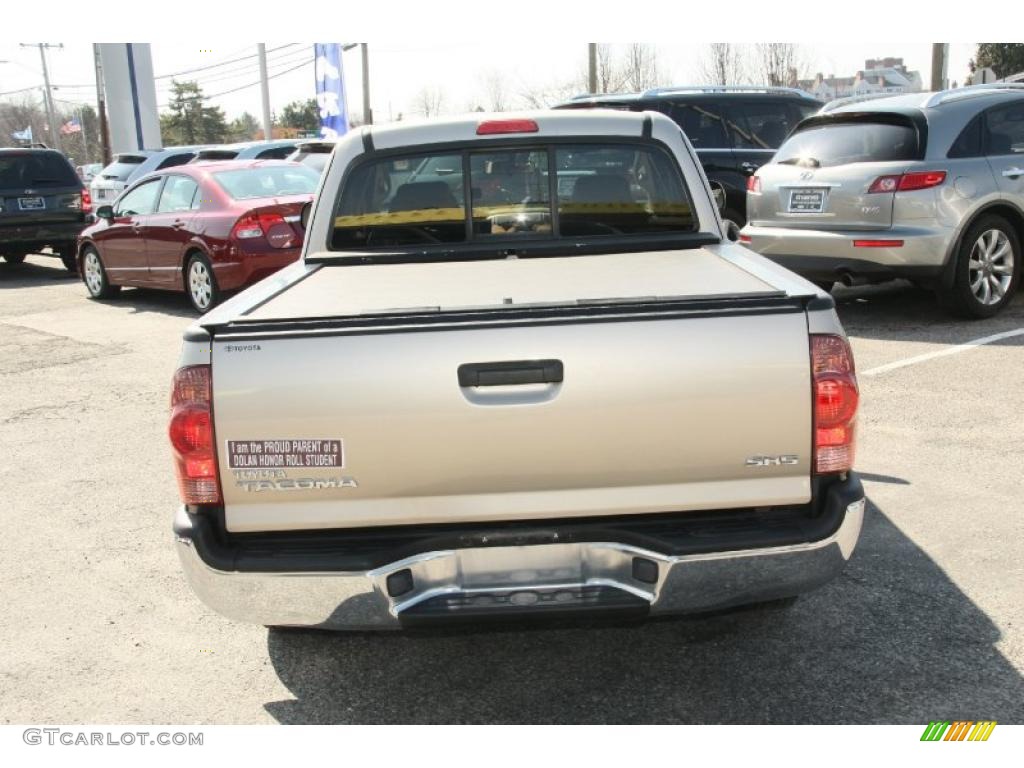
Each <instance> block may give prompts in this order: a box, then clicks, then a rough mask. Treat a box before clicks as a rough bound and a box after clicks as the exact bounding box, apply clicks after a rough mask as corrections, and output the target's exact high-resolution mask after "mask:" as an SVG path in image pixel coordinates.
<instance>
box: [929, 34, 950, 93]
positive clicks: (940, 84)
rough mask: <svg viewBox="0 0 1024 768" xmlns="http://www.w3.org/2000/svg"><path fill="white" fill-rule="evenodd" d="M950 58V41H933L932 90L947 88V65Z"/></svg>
mask: <svg viewBox="0 0 1024 768" xmlns="http://www.w3.org/2000/svg"><path fill="white" fill-rule="evenodd" d="M948 60H949V43H932V90H933V91H942V90H945V88H946V67H947V66H948Z"/></svg>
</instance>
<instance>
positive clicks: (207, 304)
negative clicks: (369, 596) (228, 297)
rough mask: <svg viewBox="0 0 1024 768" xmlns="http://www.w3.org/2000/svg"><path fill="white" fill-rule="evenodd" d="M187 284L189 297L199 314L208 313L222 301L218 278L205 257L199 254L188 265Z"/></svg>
mask: <svg viewBox="0 0 1024 768" xmlns="http://www.w3.org/2000/svg"><path fill="white" fill-rule="evenodd" d="M186 282H187V289H188V297H189V299H190V300H191V302H192V306H193V307H195V309H196V311H197V312H199V313H204V312H207V311H209V310H210V309H212V308H213V306H214V305H215V304H217V302H218V301H220V290H219V289H218V288H217V278H216V277H215V276H214V274H213V269H212V268H211V267H210V262H209V261H207V260H206V257H205V256H200V255H198V254H197V255H195V256H193V257H192V258H191V260H190V261H189V263H188V272H187V278H186Z"/></svg>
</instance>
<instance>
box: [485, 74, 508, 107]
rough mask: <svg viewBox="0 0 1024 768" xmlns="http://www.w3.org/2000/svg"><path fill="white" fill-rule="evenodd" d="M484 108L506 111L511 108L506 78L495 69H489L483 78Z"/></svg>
mask: <svg viewBox="0 0 1024 768" xmlns="http://www.w3.org/2000/svg"><path fill="white" fill-rule="evenodd" d="M482 80H483V83H482V85H483V95H484V109H486V110H487V111H489V112H507V111H508V110H509V109H511V108H512V100H511V98H510V97H509V92H508V86H507V85H506V83H507V79H506V78H504V77H502V76H501V73H500V72H498V71H497V70H493V69H492V70H490V71H489V72H487V73H486V74H485V75H484V76H483V78H482Z"/></svg>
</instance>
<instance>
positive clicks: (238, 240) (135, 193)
mask: <svg viewBox="0 0 1024 768" xmlns="http://www.w3.org/2000/svg"><path fill="white" fill-rule="evenodd" d="M318 181H319V177H318V176H317V174H316V172H314V171H311V170H310V169H308V168H306V167H304V166H301V165H298V164H296V163H289V162H283V161H249V162H246V163H239V162H234V161H233V162H227V163H223V162H221V163H207V164H204V165H182V166H177V167H175V168H172V169H167V170H163V171H156V172H154V173H152V174H149V175H148V176H145V177H143V178H142V179H140V180H139V181H138V182H136V183H135V184H134V185H133V186H132V187H130V188H129V189H128V190H127V191H125V192H124V194H122V195H121V196H120V197H119V198H118V199H117V201H116V202H115V203H114V204H113V205H105V206H101V207H99V208H98V209H97V210H96V215H97V217H98V221H97V222H96V223H95V224H94V225H93V226H91V227H89V228H88V229H86V230H85V231H84V232H83V233H82V236H81V238H80V239H79V244H78V258H79V260H80V262H81V273H82V279H83V281H84V282H85V286H86V288H87V290H88V291H89V295H90V296H91V297H93V298H95V299H106V298H111V297H112V296H114V295H115V294H116V293H117V292H118V291H120V289H121V287H122V286H125V285H131V286H140V287H147V288H163V289H166V290H171V291H184V292H186V293H187V294H188V297H189V300H190V301H191V302H192V306H193V307H194V308H195V309H196V310H197V311H198V312H205V311H207V310H208V309H210V308H211V307H213V306H214V305H215V304H217V302H218V301H220V299H221V297H222V296H223V294H224V292H225V291H232V290H235V289H238V288H242V287H244V286H247V285H250V284H252V283H254V282H256V281H257V280H261V279H262V278H264V277H266V276H267V275H270V274H272V273H273V272H275V271H276V270H278V269H280V268H281V267H283V266H285V265H286V264H290V263H291V262H293V261H295V260H296V259H297V258H298V256H299V247H300V246H301V245H302V237H303V228H302V226H301V223H300V221H299V212H300V210H301V208H302V205H303V204H304V203H306V202H308V201H309V200H311V199H312V196H313V192H314V190H315V189H316V186H317V183H318Z"/></svg>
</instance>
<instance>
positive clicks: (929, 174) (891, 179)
mask: <svg viewBox="0 0 1024 768" xmlns="http://www.w3.org/2000/svg"><path fill="white" fill-rule="evenodd" d="M945 180H946V172H945V171H914V172H912V173H903V174H897V175H893V176H879V177H878V178H877V179H875V180H874V181H873V182H871V186H870V187H868V194H874V193H875V192H913V191H914V190H915V189H930V188H931V187H937V186H939V185H940V184H941V183H942V182H944V181H945Z"/></svg>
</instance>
